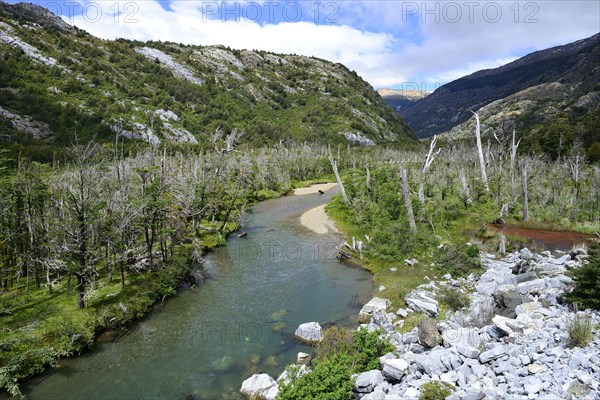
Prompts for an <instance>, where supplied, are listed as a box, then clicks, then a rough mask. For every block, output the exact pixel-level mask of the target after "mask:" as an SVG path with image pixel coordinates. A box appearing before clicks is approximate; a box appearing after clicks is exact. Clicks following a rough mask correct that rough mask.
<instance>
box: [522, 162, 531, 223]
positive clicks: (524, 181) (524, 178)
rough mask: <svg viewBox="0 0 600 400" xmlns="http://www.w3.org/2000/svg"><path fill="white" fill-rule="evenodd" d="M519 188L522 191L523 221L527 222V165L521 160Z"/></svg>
mask: <svg viewBox="0 0 600 400" xmlns="http://www.w3.org/2000/svg"><path fill="white" fill-rule="evenodd" d="M521 186H522V189H523V193H522V197H523V221H525V222H527V221H529V201H528V199H527V164H526V162H525V160H521Z"/></svg>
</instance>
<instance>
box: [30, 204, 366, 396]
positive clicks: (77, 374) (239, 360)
mask: <svg viewBox="0 0 600 400" xmlns="http://www.w3.org/2000/svg"><path fill="white" fill-rule="evenodd" d="M332 195H333V193H332V192H327V193H326V194H325V195H322V196H319V195H304V196H286V197H282V198H279V199H275V200H269V201H265V202H261V203H259V204H258V205H256V206H255V207H254V208H253V213H252V214H251V215H250V217H249V221H248V224H247V226H246V227H245V228H244V229H245V230H246V231H247V232H248V236H247V237H246V238H238V237H233V238H231V239H230V240H229V241H228V244H227V246H225V247H222V248H219V249H217V250H216V251H214V252H213V253H212V254H210V255H209V256H208V257H207V268H208V271H209V272H210V278H209V279H207V280H206V281H205V282H203V283H202V284H201V285H199V286H198V287H197V288H195V289H191V290H186V291H183V292H181V293H179V294H178V295H177V296H176V297H174V298H171V299H169V300H168V301H166V302H165V303H164V304H163V305H161V306H159V307H157V308H156V309H155V310H154V311H153V312H152V313H151V314H150V315H148V316H147V317H146V318H144V319H143V320H142V321H140V322H139V323H137V324H135V325H134V326H133V327H132V328H131V329H130V331H129V332H127V333H126V334H125V335H123V336H122V337H120V338H119V339H118V340H116V341H113V342H109V343H99V344H97V346H96V347H95V348H94V350H92V351H90V352H88V353H86V354H84V355H81V356H78V357H74V358H70V359H65V360H61V361H60V363H59V366H58V367H57V368H54V369H52V370H50V371H49V372H47V373H45V374H43V375H41V376H39V377H37V378H35V379H32V380H30V381H28V382H27V383H26V384H25V385H24V393H25V395H26V396H27V398H29V399H88V400H91V399H185V398H188V399H191V398H196V399H220V398H225V399H231V398H239V397H240V395H239V392H238V391H239V388H240V386H241V383H242V381H243V380H244V379H246V378H248V377H249V376H250V375H252V374H253V373H256V372H266V373H269V374H271V376H275V377H276V376H277V374H278V373H280V372H281V371H282V370H283V368H284V366H285V365H286V364H288V363H292V362H294V361H295V358H296V354H297V352H298V351H305V352H312V349H311V348H310V347H308V346H305V345H302V344H299V343H298V342H297V341H296V340H295V339H294V330H295V329H296V327H297V326H298V325H299V324H300V323H303V322H310V321H319V322H321V323H322V324H323V323H327V322H335V323H337V324H338V325H355V324H356V315H357V314H358V311H359V309H360V307H361V305H362V304H364V303H365V302H367V301H368V300H369V298H370V296H371V293H372V290H373V286H372V282H371V278H370V275H369V273H367V272H366V271H364V270H362V269H360V268H357V267H353V266H350V265H348V264H344V263H342V262H340V261H338V260H337V259H336V258H335V253H336V251H335V249H336V248H337V246H339V244H340V243H341V241H342V238H341V237H339V236H337V235H336V234H324V235H319V234H316V233H314V232H312V231H310V230H308V229H306V228H304V227H303V226H301V225H300V223H299V217H300V215H301V214H302V213H303V212H304V211H306V210H309V209H311V208H314V207H316V206H319V205H322V204H325V203H326V202H328V201H329V200H330V198H331V196H332Z"/></svg>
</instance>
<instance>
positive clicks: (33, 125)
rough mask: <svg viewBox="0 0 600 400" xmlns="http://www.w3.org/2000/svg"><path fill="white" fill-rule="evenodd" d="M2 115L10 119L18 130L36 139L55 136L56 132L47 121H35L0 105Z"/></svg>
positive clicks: (0, 115) (0, 114)
mask: <svg viewBox="0 0 600 400" xmlns="http://www.w3.org/2000/svg"><path fill="white" fill-rule="evenodd" d="M0 117H4V118H7V119H9V120H10V122H11V123H12V125H13V127H14V128H15V129H16V130H17V131H19V132H22V133H25V134H28V135H31V137H33V138H34V139H37V140H44V139H49V138H52V137H53V136H54V132H52V130H50V127H49V126H48V124H46V123H45V122H40V121H34V120H32V119H31V118H27V117H22V116H20V115H16V114H13V113H11V112H10V111H8V110H5V109H3V108H2V107H0Z"/></svg>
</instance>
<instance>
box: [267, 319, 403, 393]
mask: <svg viewBox="0 0 600 400" xmlns="http://www.w3.org/2000/svg"><path fill="white" fill-rule="evenodd" d="M379 334H380V332H379V331H374V332H369V331H368V330H367V329H359V330H357V331H355V332H350V331H349V330H348V329H346V328H338V327H336V326H333V327H331V328H329V329H327V330H326V331H325V332H324V333H323V341H322V342H321V343H319V344H318V345H317V347H316V352H317V359H315V361H314V363H313V365H314V367H313V370H312V372H310V373H308V374H304V375H302V376H300V377H298V376H296V374H295V373H294V371H292V370H290V371H289V374H290V375H289V376H290V377H291V378H290V381H289V382H288V383H283V382H280V384H279V394H278V397H277V398H278V399H285V400H288V399H351V398H352V387H353V385H354V384H353V382H352V380H351V379H350V376H351V375H352V374H354V373H360V372H364V371H369V370H372V369H378V368H379V357H381V356H382V355H384V354H386V353H388V352H390V351H393V350H394V347H393V346H392V345H391V344H389V343H387V342H386V341H385V340H383V339H381V338H380V337H379Z"/></svg>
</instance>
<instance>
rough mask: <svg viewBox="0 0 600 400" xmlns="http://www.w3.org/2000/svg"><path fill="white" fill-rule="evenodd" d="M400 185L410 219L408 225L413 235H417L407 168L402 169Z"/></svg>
mask: <svg viewBox="0 0 600 400" xmlns="http://www.w3.org/2000/svg"><path fill="white" fill-rule="evenodd" d="M400 185H401V186H402V197H403V198H404V207H405V208H406V217H407V218H408V225H409V227H410V231H411V233H412V234H413V235H416V233H417V224H416V223H415V216H414V214H413V208H412V203H411V201H410V192H409V189H408V176H407V173H406V168H404V167H401V168H400Z"/></svg>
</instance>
